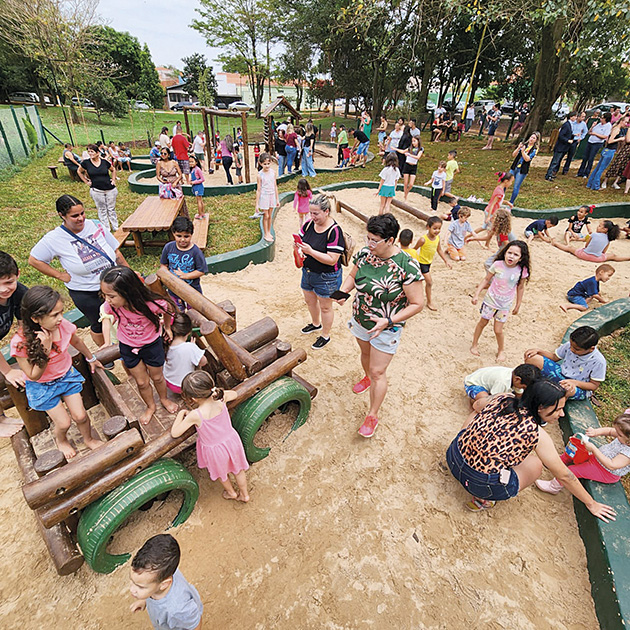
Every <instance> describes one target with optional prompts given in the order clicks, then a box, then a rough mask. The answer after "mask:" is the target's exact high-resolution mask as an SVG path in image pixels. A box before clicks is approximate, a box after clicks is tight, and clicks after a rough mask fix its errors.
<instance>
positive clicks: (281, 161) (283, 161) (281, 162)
mask: <svg viewBox="0 0 630 630" xmlns="http://www.w3.org/2000/svg"><path fill="white" fill-rule="evenodd" d="M286 167H287V156H286V155H278V177H280V175H284V171H285V169H286Z"/></svg>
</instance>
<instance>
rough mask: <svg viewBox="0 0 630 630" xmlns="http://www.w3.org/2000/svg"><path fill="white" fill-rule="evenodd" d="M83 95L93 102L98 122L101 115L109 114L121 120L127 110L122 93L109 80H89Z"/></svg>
mask: <svg viewBox="0 0 630 630" xmlns="http://www.w3.org/2000/svg"><path fill="white" fill-rule="evenodd" d="M85 94H89V98H90V99H91V100H92V101H93V102H94V107H95V109H96V113H97V115H98V117H99V121H100V118H101V114H103V113H108V114H111V115H112V116H113V117H114V118H122V117H123V116H125V115H126V114H127V112H128V110H129V103H128V101H127V99H126V98H125V94H124V92H122V93H121V92H120V91H119V90H118V89H117V88H116V86H115V85H114V84H113V82H112V81H110V80H109V79H107V80H105V81H102V80H99V79H93V80H90V81H89V82H88V83H87V84H86V85H85Z"/></svg>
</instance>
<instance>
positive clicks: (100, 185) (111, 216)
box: [78, 144, 118, 232]
mask: <svg viewBox="0 0 630 630" xmlns="http://www.w3.org/2000/svg"><path fill="white" fill-rule="evenodd" d="M87 152H88V155H89V156H90V157H89V158H88V159H87V160H83V162H81V166H80V167H79V170H78V173H79V177H80V178H81V179H82V180H83V181H84V182H85V183H86V184H87V185H88V186H89V187H90V196H91V197H92V199H93V200H94V203H95V204H96V210H97V211H98V220H99V221H100V222H101V223H102V224H103V226H104V227H105V229H107V230H109V229H110V225H111V231H112V232H115V231H116V230H117V229H118V216H117V215H116V197H118V188H116V184H115V183H114V182H115V181H116V169H115V168H114V166H112V164H110V163H109V162H108V161H107V160H106V159H104V158H102V157H101V156H100V154H99V151H98V147H97V146H96V145H95V144H88V147H87ZM110 173H111V176H110Z"/></svg>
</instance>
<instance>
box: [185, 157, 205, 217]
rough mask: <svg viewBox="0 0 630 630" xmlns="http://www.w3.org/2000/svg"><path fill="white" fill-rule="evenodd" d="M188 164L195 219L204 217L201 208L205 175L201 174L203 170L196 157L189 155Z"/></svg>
mask: <svg viewBox="0 0 630 630" xmlns="http://www.w3.org/2000/svg"><path fill="white" fill-rule="evenodd" d="M188 164H189V165H190V183H191V186H192V191H193V195H195V197H196V198H197V214H196V215H195V219H199V220H201V219H205V218H206V215H205V214H204V208H203V192H204V188H203V182H204V181H205V177H204V176H203V170H202V169H201V162H200V161H199V159H198V158H196V157H194V156H192V155H191V156H190V157H189V158H188Z"/></svg>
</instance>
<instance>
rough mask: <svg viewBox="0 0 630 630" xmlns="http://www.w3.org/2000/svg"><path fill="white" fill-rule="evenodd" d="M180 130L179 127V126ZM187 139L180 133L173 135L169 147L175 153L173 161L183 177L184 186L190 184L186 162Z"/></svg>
mask: <svg viewBox="0 0 630 630" xmlns="http://www.w3.org/2000/svg"><path fill="white" fill-rule="evenodd" d="M180 129H181V125H180ZM190 146H191V145H190V142H188V138H187V137H186V136H185V135H184V134H183V133H182V132H181V131H180V133H178V134H175V135H174V136H173V139H172V140H171V147H172V149H173V153H175V159H176V160H177V163H178V164H179V168H180V170H181V172H182V175H183V176H184V180H185V183H186V184H190V162H189V161H188V149H190Z"/></svg>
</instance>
